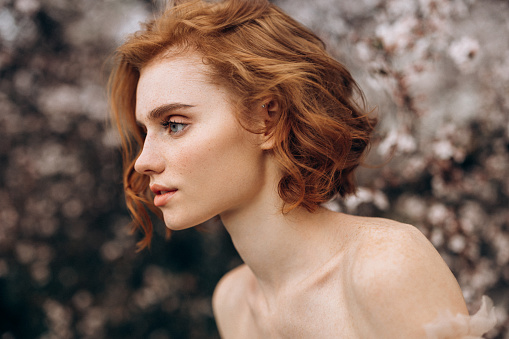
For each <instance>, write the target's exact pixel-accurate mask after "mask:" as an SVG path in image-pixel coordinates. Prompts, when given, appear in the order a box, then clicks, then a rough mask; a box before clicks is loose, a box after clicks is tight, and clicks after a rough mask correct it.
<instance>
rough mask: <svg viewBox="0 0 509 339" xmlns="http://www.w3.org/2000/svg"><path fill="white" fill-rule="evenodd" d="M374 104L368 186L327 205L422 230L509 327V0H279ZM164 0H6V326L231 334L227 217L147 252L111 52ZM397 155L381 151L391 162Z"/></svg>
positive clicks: (1, 152)
mask: <svg viewBox="0 0 509 339" xmlns="http://www.w3.org/2000/svg"><path fill="white" fill-rule="evenodd" d="M274 2H275V3H276V4H278V5H280V6H281V7H282V8H283V9H284V10H286V11H287V12H288V13H289V14H290V15H292V16H293V17H295V18H296V19H297V20H299V21H301V22H302V23H304V24H305V25H307V26H308V27H310V28H312V29H313V30H314V31H315V32H317V33H318V34H319V35H320V36H321V37H322V38H323V40H324V41H325V42H326V44H327V46H328V49H329V51H330V52H331V53H332V54H333V55H334V56H335V57H337V58H338V59H339V60H341V61H342V62H344V63H345V64H346V65H347V66H348V67H349V68H350V69H351V71H352V72H353V74H354V76H355V77H356V79H357V80H358V82H359V83H360V84H361V87H362V88H363V89H364V90H365V93H366V96H367V99H368V102H369V103H370V105H371V106H372V107H374V108H375V107H376V108H377V111H376V112H377V114H378V115H379V117H380V119H381V121H382V122H381V124H380V126H379V128H378V131H377V144H376V145H375V146H374V147H373V149H372V151H371V155H370V157H369V158H368V159H367V163H368V164H370V165H374V166H371V167H366V168H363V169H362V170H361V171H359V175H358V180H359V183H360V186H361V188H360V189H359V192H358V194H357V196H355V197H351V198H348V199H347V200H344V201H333V202H331V203H329V204H328V205H329V207H330V208H332V209H336V210H341V211H344V212H348V213H354V214H361V215H371V216H381V217H388V218H392V219H396V220H399V221H402V222H407V223H411V224H413V225H415V226H416V227H418V228H419V229H420V230H421V231H422V232H423V233H424V234H425V235H426V236H427V237H428V238H429V239H430V240H431V241H432V243H433V244H434V245H435V247H436V248H437V249H438V250H439V252H440V254H441V255H442V256H443V258H444V259H445V260H446V262H447V263H448V264H449V266H450V267H451V269H452V271H453V273H454V274H455V276H456V277H457V279H458V280H459V283H460V285H461V287H462V290H463V293H464V296H465V299H466V301H467V303H468V306H469V310H470V312H471V313H474V312H475V311H477V309H478V307H479V304H480V299H481V296H482V295H488V296H490V297H491V298H492V299H493V300H494V303H495V305H496V306H497V309H496V312H497V317H498V322H499V324H498V326H497V327H496V328H495V329H493V330H492V331H490V332H489V333H488V334H487V335H486V338H497V339H502V338H505V339H507V338H509V330H508V328H509V318H508V311H509V288H508V287H509V265H508V263H509V199H508V197H509V2H507V0H483V1H481V0H357V1H346V0H345V1H340V0H315V1H307V0H277V1H274ZM162 7H163V2H162V1H156V2H154V1H148V0H147V1H142V0H138V1H135V0H124V1H120V0H105V1H94V0H87V1H79V0H0V339H15V338H17V339H21V338H43V339H50V338H51V339H54V338H55V339H56V338H58V339H60V338H62V339H65V338H94V339H98V338H133V339H134V338H149V339H170V338H171V339H173V338H218V334H217V329H216V326H215V323H214V319H213V315H212V310H211V305H210V302H211V294H212V291H213V289H214V286H215V284H216V283H217V281H218V280H219V278H220V277H221V276H222V275H223V274H224V273H225V272H226V271H228V270H229V269H231V268H233V267H235V266H237V265H238V264H240V262H241V261H240V259H239V258H238V256H237V254H236V253H235V250H234V248H233V246H232V244H231V241H230V239H229V237H228V235H227V234H226V233H225V231H224V229H223V228H222V226H221V224H220V222H219V221H218V220H212V221H209V222H207V223H206V224H205V225H203V226H202V227H200V228H199V229H191V230H186V231H181V232H178V233H174V234H173V236H172V238H171V239H170V240H169V241H165V240H164V226H163V225H162V224H161V223H158V224H157V225H156V235H155V237H154V239H153V246H152V248H151V250H146V251H143V252H141V253H135V243H136V241H137V240H139V235H129V220H130V219H129V215H128V213H127V211H126V208H125V206H124V201H123V194H122V184H121V157H120V153H119V150H118V138H117V137H116V135H115V132H114V131H113V130H112V128H111V127H110V126H109V125H108V123H107V117H108V107H107V99H106V96H105V83H106V79H107V74H108V70H109V63H108V61H107V58H108V56H109V55H110V54H111V53H112V52H113V51H114V49H115V47H116V46H118V45H119V44H120V43H122V41H123V39H124V38H125V36H126V34H128V33H132V32H134V31H136V30H137V29H138V27H139V23H140V22H141V21H143V20H144V19H145V18H147V17H150V16H152V15H153V13H154V12H157V11H159V10H160V9H161V8H162ZM388 158H390V159H391V161H390V162H389V163H388V164H386V165H385V166H379V165H380V164H381V163H382V162H384V161H385V160H386V159H388Z"/></svg>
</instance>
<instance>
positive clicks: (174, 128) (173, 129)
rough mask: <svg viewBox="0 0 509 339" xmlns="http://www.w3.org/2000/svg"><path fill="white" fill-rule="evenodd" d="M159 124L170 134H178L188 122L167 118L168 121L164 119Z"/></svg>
mask: <svg viewBox="0 0 509 339" xmlns="http://www.w3.org/2000/svg"><path fill="white" fill-rule="evenodd" d="M161 125H162V126H163V127H164V128H165V129H168V132H169V133H170V134H178V133H180V132H182V131H183V130H184V129H185V128H186V126H187V125H188V124H184V123H181V122H176V121H171V120H168V121H164V122H163V123H162V124H161Z"/></svg>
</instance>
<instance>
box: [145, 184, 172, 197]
mask: <svg viewBox="0 0 509 339" xmlns="http://www.w3.org/2000/svg"><path fill="white" fill-rule="evenodd" d="M150 190H151V191H152V192H154V194H157V195H159V194H161V192H171V191H176V190H177V189H176V188H169V187H166V186H162V185H158V184H153V185H150Z"/></svg>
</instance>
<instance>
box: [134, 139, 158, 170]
mask: <svg viewBox="0 0 509 339" xmlns="http://www.w3.org/2000/svg"><path fill="white" fill-rule="evenodd" d="M134 170H135V171H136V172H138V173H140V174H147V175H150V174H156V173H161V172H163V171H164V157H163V154H161V152H160V151H159V150H158V147H157V141H156V140H153V138H151V137H149V135H147V137H146V138H145V142H144V143H143V148H142V150H141V153H140V155H139V156H138V158H137V159H136V162H135V163H134Z"/></svg>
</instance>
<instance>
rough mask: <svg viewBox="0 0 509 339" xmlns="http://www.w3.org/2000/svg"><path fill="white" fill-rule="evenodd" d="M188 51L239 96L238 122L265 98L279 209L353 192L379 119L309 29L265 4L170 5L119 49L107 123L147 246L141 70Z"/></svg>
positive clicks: (249, 120)
mask: <svg viewBox="0 0 509 339" xmlns="http://www.w3.org/2000/svg"><path fill="white" fill-rule="evenodd" d="M189 48H191V49H193V50H194V51H196V52H198V53H200V54H201V55H202V57H203V60H204V62H205V63H206V64H207V65H208V66H209V69H210V74H211V77H212V79H213V80H214V81H216V82H218V83H220V84H221V85H222V86H224V87H225V88H226V89H227V90H229V92H230V94H231V95H232V96H233V97H234V98H236V99H237V100H236V102H237V107H236V108H237V109H236V112H237V113H238V117H237V118H238V119H239V122H241V123H242V125H243V126H254V124H256V121H255V117H253V114H252V111H253V107H255V106H254V105H256V104H259V102H261V101H262V100H264V99H266V98H268V97H270V98H272V99H273V100H274V101H276V102H277V104H278V106H279V108H280V109H279V113H278V115H277V116H276V117H275V118H274V120H273V121H272V123H271V124H269V125H267V126H265V130H263V131H260V130H258V131H253V132H257V133H267V134H269V135H271V137H272V138H274V143H273V144H274V147H273V149H272V150H271V151H272V152H273V154H274V156H275V159H276V160H277V161H278V163H279V165H280V168H281V171H282V177H281V180H280V181H279V186H278V192H279V195H280V197H281V198H282V200H283V201H284V203H285V211H289V210H291V209H293V208H295V207H297V206H301V207H304V208H306V209H307V210H309V211H314V210H315V209H316V208H317V207H318V206H319V204H320V203H323V202H326V201H328V200H330V199H332V198H334V197H336V196H341V197H344V196H345V195H348V194H351V193H354V192H355V189H356V187H355V181H354V173H353V171H354V169H355V168H356V167H357V166H358V165H359V164H360V163H361V161H362V158H363V155H364V153H365V151H366V149H367V148H368V147H369V145H370V139H371V134H372V132H373V129H374V127H375V125H376V122H377V121H376V118H372V117H370V116H369V112H368V111H366V104H365V100H364V95H363V93H362V91H361V90H360V89H359V87H358V85H357V84H356V82H355V81H354V79H353V78H352V76H351V74H350V72H349V71H348V70H347V69H346V68H345V67H344V66H343V65H342V64H341V63H339V62H338V61H336V60H334V59H333V58H332V57H331V56H330V55H329V54H328V53H327V52H326V51H325V45H324V43H323V42H322V41H321V40H320V38H318V37H317V36H316V35H315V34H313V33H312V32H311V31H310V30H308V29H307V28H305V27H304V26H302V25H301V24H299V23H298V22H296V21H295V20H293V19H292V18H290V17H289V16H288V15H287V14H285V13H283V12H282V11H281V10H280V9H279V8H278V7H276V6H275V5H273V4H271V3H269V2H268V1H267V0H224V1H219V2H217V1H216V2H207V1H203V0H190V1H179V2H178V3H174V2H173V3H171V4H170V5H169V6H168V8H167V9H166V10H165V11H164V13H163V14H162V15H160V16H159V17H157V18H156V19H153V20H150V21H148V22H147V23H145V24H144V25H143V27H142V29H141V30H140V31H138V32H136V33H135V34H133V35H131V36H130V37H129V38H128V39H127V40H126V41H125V43H124V44H122V45H121V46H120V47H119V48H118V49H117V51H116V54H115V61H114V68H113V70H112V72H111V75H110V79H109V98H110V107H111V112H112V117H113V120H114V122H115V124H116V126H117V128H118V129H119V131H120V134H121V140H122V149H123V156H124V189H125V193H126V202H127V206H128V208H129V210H130V212H131V214H132V216H133V221H134V229H138V228H141V230H142V231H143V232H144V234H145V238H144V239H143V240H141V241H140V242H139V244H138V245H139V248H140V249H141V248H144V247H147V246H148V245H149V244H150V240H151V236H152V223H151V220H150V217H149V214H148V213H147V208H148V209H150V210H152V211H154V212H155V213H156V214H157V215H159V216H160V212H159V211H158V209H157V208H155V206H154V205H153V203H152V202H151V200H152V199H151V192H150V190H149V187H148V184H149V178H148V176H146V175H143V174H139V173H137V172H136V171H135V170H134V163H135V161H136V159H137V157H138V155H139V153H140V151H141V148H142V146H143V142H144V139H143V138H144V136H143V132H142V131H141V129H140V127H139V126H138V125H137V124H136V120H135V104H136V87H137V84H138V80H139V77H140V71H141V69H143V67H144V66H146V65H147V64H148V63H149V62H150V61H152V60H154V59H155V58H158V57H160V56H162V55H164V54H165V53H167V52H168V51H170V50H171V53H180V52H184V50H185V49H189Z"/></svg>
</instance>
